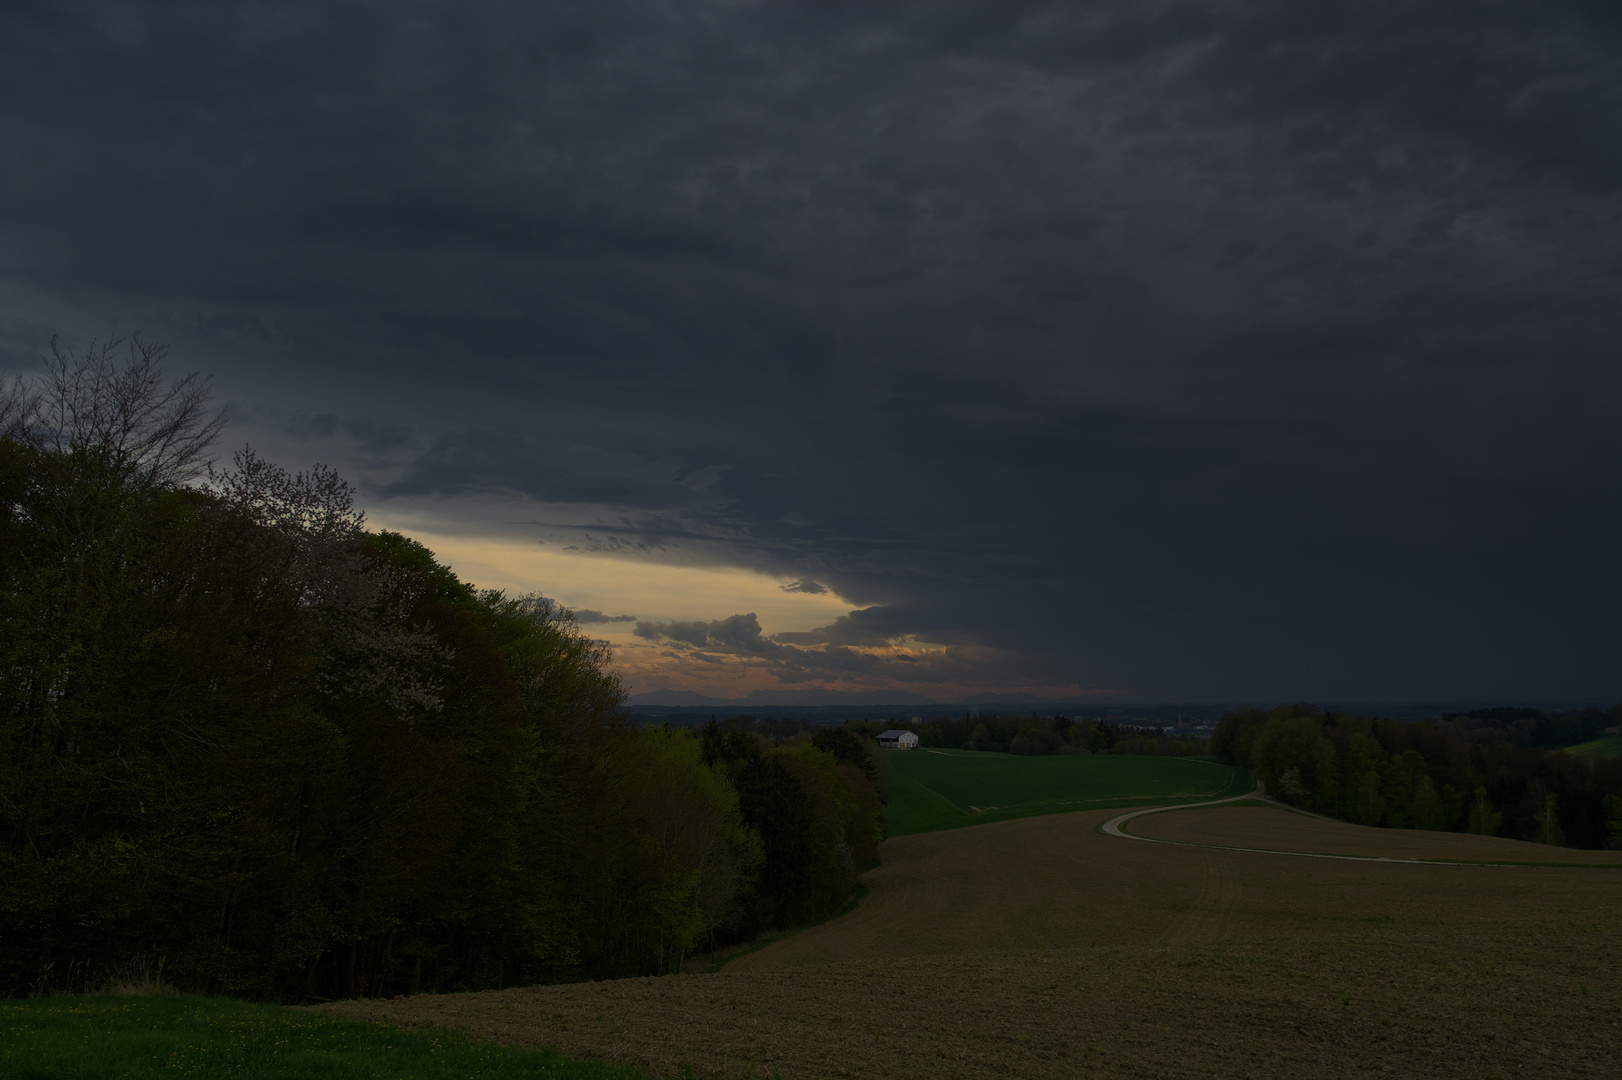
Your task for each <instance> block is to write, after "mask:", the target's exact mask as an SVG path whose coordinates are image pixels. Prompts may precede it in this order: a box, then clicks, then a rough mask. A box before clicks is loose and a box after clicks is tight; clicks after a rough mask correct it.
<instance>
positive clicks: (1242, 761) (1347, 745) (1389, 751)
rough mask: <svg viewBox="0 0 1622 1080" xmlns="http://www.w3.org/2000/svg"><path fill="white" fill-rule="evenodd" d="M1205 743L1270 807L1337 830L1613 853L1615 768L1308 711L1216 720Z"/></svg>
mask: <svg viewBox="0 0 1622 1080" xmlns="http://www.w3.org/2000/svg"><path fill="white" fill-rule="evenodd" d="M1211 744H1212V748H1213V750H1215V752H1216V753H1217V754H1218V756H1220V757H1221V758H1222V760H1223V761H1225V762H1227V763H1229V764H1234V765H1243V766H1245V767H1246V768H1249V769H1252V770H1254V771H1255V773H1256V777H1257V779H1259V780H1261V781H1262V782H1264V783H1265V784H1266V785H1267V790H1268V793H1269V794H1271V795H1273V796H1275V797H1276V798H1279V799H1282V800H1283V801H1285V802H1289V803H1292V804H1294V805H1297V806H1301V807H1305V808H1308V809H1311V810H1315V811H1317V812H1318V813H1322V814H1328V815H1332V816H1334V817H1339V818H1343V819H1345V820H1347V821H1355V822H1358V823H1360V824H1363V825H1382V826H1386V827H1389V828H1399V829H1439V830H1449V831H1453V832H1472V833H1481V834H1484V835H1489V836H1503V837H1509V838H1511V839H1517V840H1532V841H1536V842H1539V843H1545V844H1557V845H1568V846H1572V847H1581V848H1603V847H1622V759H1619V758H1599V759H1585V758H1579V757H1575V756H1573V755H1570V754H1564V753H1561V752H1559V751H1557V750H1546V749H1541V748H1537V747H1528V746H1517V745H1515V744H1514V743H1512V742H1509V741H1507V740H1489V741H1480V740H1478V739H1475V738H1472V737H1471V734H1470V731H1469V729H1465V730H1460V729H1458V728H1457V727H1454V726H1451V725H1439V724H1433V723H1426V722H1422V721H1412V722H1405V721H1397V720H1372V719H1368V718H1366V717H1361V716H1352V715H1349V714H1346V713H1331V712H1327V711H1325V712H1322V713H1320V712H1319V711H1318V710H1317V709H1316V708H1314V707H1313V706H1311V705H1286V706H1281V707H1279V708H1277V709H1273V710H1272V711H1270V712H1264V711H1262V710H1259V709H1243V710H1235V711H1232V712H1229V713H1226V714H1225V715H1224V716H1223V717H1222V719H1221V720H1220V721H1219V722H1218V724H1217V728H1216V733H1215V734H1214V736H1213V737H1212V740H1211Z"/></svg>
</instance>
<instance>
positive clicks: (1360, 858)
mask: <svg viewBox="0 0 1622 1080" xmlns="http://www.w3.org/2000/svg"><path fill="white" fill-rule="evenodd" d="M1263 793H1264V788H1263V786H1262V785H1261V784H1260V783H1258V784H1257V785H1256V789H1255V790H1254V791H1252V792H1250V793H1248V794H1245V795H1234V796H1231V797H1229V798H1225V799H1213V800H1211V801H1210V802H1203V803H1188V804H1185V805H1182V806H1151V807H1147V808H1144V809H1141V810H1132V811H1129V812H1127V813H1124V814H1118V815H1116V816H1115V817H1113V818H1110V819H1109V820H1108V821H1106V822H1104V823H1103V824H1102V825H1100V826H1099V827H1098V829H1099V832H1101V833H1104V834H1105V835H1107V836H1115V837H1119V838H1121V839H1123V840H1138V841H1142V842H1143V843H1146V844H1169V845H1172V846H1175V847H1192V848H1200V849H1203V850H1214V851H1237V852H1245V853H1248V854H1255V855H1287V856H1290V857H1292V858H1297V859H1332V860H1336V861H1341V862H1374V863H1396V864H1406V865H1414V866H1500V867H1524V866H1532V865H1537V864H1536V863H1532V862H1509V861H1501V860H1477V859H1422V858H1402V857H1393V856H1390V855H1347V854H1332V853H1329V852H1321V851H1290V850H1287V849H1282V848H1265V847H1241V846H1239V845H1234V844H1211V843H1201V842H1197V841H1191V840H1165V839H1161V838H1159V837H1154V836H1141V835H1139V834H1137V833H1132V832H1127V831H1126V830H1125V829H1124V828H1122V826H1123V825H1125V824H1126V823H1127V822H1129V821H1131V820H1133V819H1134V818H1140V817H1145V816H1147V815H1149V814H1163V813H1170V812H1172V811H1174V810H1195V809H1199V808H1201V807H1208V806H1218V805H1221V804H1222V803H1231V802H1238V801H1239V800H1241V799H1255V798H1265V795H1264V794H1263ZM1267 801H1269V802H1272V800H1270V799H1269V800H1267ZM1275 805H1276V804H1275ZM1279 809H1281V810H1287V812H1290V813H1296V814H1301V815H1302V816H1304V817H1309V818H1317V819H1319V820H1321V821H1325V822H1330V823H1334V824H1344V823H1343V822H1339V821H1338V820H1337V819H1334V818H1324V817H1322V815H1319V814H1311V813H1307V812H1306V811H1301V810H1295V809H1293V808H1287V807H1283V806H1279ZM1567 865H1569V864H1567ZM1597 865H1601V866H1607V865H1609V866H1612V867H1613V868H1614V867H1615V864H1611V863H1600V864H1597Z"/></svg>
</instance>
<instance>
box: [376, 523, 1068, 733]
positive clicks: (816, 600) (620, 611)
mask: <svg viewBox="0 0 1622 1080" xmlns="http://www.w3.org/2000/svg"><path fill="white" fill-rule="evenodd" d="M368 524H369V525H371V526H372V527H373V528H383V529H395V530H397V531H399V532H402V533H405V534H406V535H408V536H411V537H413V538H414V539H416V540H418V541H419V542H421V543H422V544H424V545H426V546H427V547H428V548H429V549H431V550H432V551H433V552H434V554H435V555H436V556H437V557H438V558H439V560H440V561H441V562H443V563H445V564H446V565H448V566H450V568H451V569H452V570H453V571H455V573H456V575H457V576H458V577H460V578H461V579H462V580H463V581H467V582H471V583H472V584H474V585H477V586H478V587H480V588H495V589H503V590H506V591H507V592H509V593H527V592H538V593H542V594H544V595H546V596H549V597H552V598H553V599H555V600H557V601H559V602H560V603H562V604H563V605H564V606H565V607H568V608H571V609H573V610H575V611H587V610H590V611H600V612H602V613H603V614H604V615H634V616H635V617H636V619H637V620H639V621H647V622H655V621H656V622H674V621H698V622H710V621H712V620H716V619H725V618H727V617H728V616H731V615H738V614H744V613H747V612H753V613H755V615H756V616H757V618H758V619H759V621H760V624H761V627H762V629H763V631H764V632H765V633H766V634H767V635H770V634H776V633H781V632H784V631H791V630H792V631H803V630H811V629H814V628H816V627H819V626H825V625H827V624H829V623H831V622H833V621H834V620H835V619H836V618H838V617H839V616H841V615H846V614H849V612H850V610H851V606H852V605H851V604H850V602H849V601H847V600H843V599H841V598H839V597H837V596H835V595H833V594H832V593H822V594H813V593H803V592H792V593H790V592H784V591H783V589H782V587H781V585H782V584H783V583H782V582H780V581H778V580H777V579H775V578H772V577H768V576H766V575H763V574H757V573H753V572H751V571H747V570H738V569H732V568H725V567H692V566H673V565H667V564H663V563H656V562H639V561H635V560H631V559H623V558H612V557H607V556H601V555H588V554H581V553H577V552H567V551H564V550H562V549H560V548H558V547H555V546H552V545H542V544H537V543H534V542H532V541H531V542H525V541H521V540H509V539H501V538H484V537H478V536H468V535H453V534H447V533H436V532H434V531H431V530H430V529H424V528H422V527H420V526H419V525H418V524H417V523H416V522H414V521H413V522H398V523H396V522H392V521H388V520H379V519H378V518H377V517H376V516H374V517H373V518H372V519H371V520H370V521H369V522H368ZM633 628H634V624H633V623H629V622H617V623H591V624H589V625H586V626H584V627H583V629H584V630H585V631H586V632H587V633H589V634H590V635H591V636H593V637H598V638H602V639H603V640H605V641H607V642H609V643H610V644H611V645H612V646H613V647H614V667H615V670H616V671H617V672H618V673H619V675H620V677H621V678H623V679H624V680H625V683H626V685H627V686H628V687H630V689H631V690H632V692H638V691H646V690H652V689H671V690H692V691H696V692H698V693H703V694H709V695H714V696H718V697H728V698H734V697H742V696H743V695H745V694H748V693H749V692H751V691H753V690H762V689H777V688H782V689H789V690H795V689H812V688H820V689H835V690H869V689H871V690H873V691H874V692H875V693H880V694H882V692H884V691H886V690H890V691H894V690H906V691H910V692H913V693H921V694H925V695H928V696H933V697H936V698H938V699H940V700H947V701H950V700H955V699H957V698H961V697H967V696H968V695H970V694H975V693H980V692H984V691H986V690H988V689H989V690H994V691H998V690H1003V689H1007V690H1022V691H1024V692H1027V693H1036V694H1039V695H1042V696H1052V697H1059V696H1071V695H1075V694H1077V693H1080V692H1081V691H1080V688H1079V687H1077V686H1075V684H1066V685H1047V684H1044V685H1019V686H1010V687H1001V686H987V685H986V684H985V683H983V682H972V681H958V680H956V679H952V678H946V679H943V680H942V681H939V682H915V681H906V680H900V679H895V678H886V677H883V675H879V676H877V677H874V678H857V679H851V678H844V679H838V680H810V681H805V682H796V683H785V682H782V681H780V680H779V679H778V677H777V675H776V674H774V673H773V672H772V671H771V670H770V669H769V667H767V666H763V665H761V664H760V663H758V662H750V661H748V660H745V659H742V658H738V657H728V656H712V658H711V659H710V660H699V659H696V658H693V657H691V656H686V655H681V654H680V652H679V651H678V650H673V649H672V648H671V647H670V646H669V644H668V643H660V642H650V641H647V640H645V639H642V638H638V637H636V636H635V635H634V634H633V633H632V631H633ZM852 651H853V652H858V653H863V654H867V655H871V656H874V657H875V658H881V659H887V660H892V661H895V662H896V663H898V664H899V663H905V662H906V660H907V659H908V658H910V659H911V660H914V661H929V660H938V659H940V658H942V657H944V656H945V655H946V652H945V650H944V649H940V648H935V647H931V646H929V645H926V644H922V643H917V642H913V643H909V644H907V645H905V646H903V647H898V648H859V649H853V650H852Z"/></svg>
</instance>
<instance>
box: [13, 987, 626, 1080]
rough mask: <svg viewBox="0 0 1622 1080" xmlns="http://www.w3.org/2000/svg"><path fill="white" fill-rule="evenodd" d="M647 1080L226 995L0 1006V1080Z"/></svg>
mask: <svg viewBox="0 0 1622 1080" xmlns="http://www.w3.org/2000/svg"><path fill="white" fill-rule="evenodd" d="M146 1076H152V1077H160V1076H161V1077H177V1076H184V1077H190V1078H194V1080H216V1078H217V1080H225V1078H226V1077H230V1078H232V1080H244V1078H252V1080H257V1078H261V1077H263V1078H271V1077H285V1078H292V1077H300V1078H303V1077H309V1078H312V1080H413V1078H414V1080H469V1078H474V1080H518V1078H519V1077H524V1078H526V1080H527V1078H541V1077H544V1078H547V1080H646V1074H644V1073H641V1072H638V1071H637V1070H635V1069H629V1068H624V1067H622V1066H617V1065H608V1064H604V1063H601V1062H581V1061H574V1060H571V1059H569V1058H565V1057H563V1056H561V1055H559V1054H555V1053H548V1052H545V1051H533V1050H515V1049H510V1048H508V1047H504V1046H494V1045H491V1044H489V1043H480V1042H474V1041H473V1040H471V1039H469V1038H467V1037H465V1036H462V1035H455V1034H451V1033H448V1032H434V1031H401V1030H398V1029H396V1028H391V1027H385V1026H383V1025H381V1024H367V1023H361V1022H358V1021H354V1020H335V1019H332V1018H331V1017H327V1016H323V1015H321V1014H320V1013H314V1012H306V1011H304V1010H302V1009H284V1008H280V1007H278V1006H275V1005H253V1004H249V1003H247V1002H243V1001H233V1000H231V999H229V998H213V997H192V996H186V995H160V996H156V997H56V998H31V999H25V1000H18V1001H0V1077H4V1078H5V1080H34V1078H41V1080H43V1078H46V1077H49V1078H52V1080H92V1078H94V1080H123V1078H125V1077H129V1078H134V1077H146Z"/></svg>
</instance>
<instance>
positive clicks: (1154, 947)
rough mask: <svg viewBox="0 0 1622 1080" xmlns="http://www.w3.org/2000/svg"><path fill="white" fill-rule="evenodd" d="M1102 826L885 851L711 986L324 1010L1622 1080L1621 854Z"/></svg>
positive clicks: (1005, 1050) (1065, 823)
mask: <svg viewBox="0 0 1622 1080" xmlns="http://www.w3.org/2000/svg"><path fill="white" fill-rule="evenodd" d="M1119 813H1120V812H1119V811H1113V810H1100V811H1086V812H1081V813H1074V814H1059V815H1053V816H1049V817H1037V818H1024V819H1020V820H1015V821H1005V822H998V823H995V824H989V825H981V826H976V827H973V828H966V829H957V830H952V831H948V832H936V833H924V834H920V835H916V836H905V837H899V838H896V839H892V840H888V841H886V842H885V844H884V845H883V847H882V849H881V855H882V859H883V863H882V865H881V866H880V867H879V868H878V869H876V870H873V871H872V872H870V873H869V874H868V875H867V876H866V877H865V878H864V880H865V881H866V882H867V883H868V885H869V886H871V888H872V895H871V896H869V897H868V899H867V900H866V901H865V902H863V903H862V905H861V906H860V907H858V908H857V909H856V910H855V911H854V912H852V913H850V914H849V915H847V916H845V917H844V918H842V919H839V920H836V921H834V922H831V923H828V924H825V925H823V926H819V927H814V928H812V929H810V930H807V931H805V932H803V933H800V934H797V935H795V936H793V937H790V938H787V939H785V940H783V941H780V942H778V943H776V944H774V945H771V946H768V947H767V948H765V949H762V950H760V951H758V952H755V953H751V954H748V955H746V956H742V957H740V958H739V959H737V960H735V961H733V962H732V963H731V964H729V965H728V966H727V967H726V969H725V970H723V971H721V972H719V973H716V974H703V975H698V974H689V975H677V976H672V977H667V978H662V979H628V980H622V981H616V982H603V983H582V984H575V985H570V986H551V987H537V988H532V989H521V990H505V991H499V992H491V993H484V994H460V995H443V996H436V995H420V996H417V997H413V998H399V999H395V1000H391V1001H357V1002H341V1003H336V1004H333V1005H329V1006H324V1007H323V1008H324V1009H326V1010H327V1011H330V1012H333V1013H339V1014H343V1015H349V1016H356V1017H366V1018H371V1019H378V1020H386V1021H388V1022H391V1023H396V1024H402V1025H431V1026H452V1027H458V1028H461V1029H464V1030H466V1031H468V1032H470V1033H473V1034H476V1035H479V1036H481V1037H487V1038H491V1039H495V1040H498V1041H502V1042H510V1043H516V1044H523V1045H532V1046H547V1045H553V1046H557V1047H558V1048H559V1049H561V1050H563V1051H564V1052H565V1053H569V1054H575V1055H590V1056H597V1057H603V1058H607V1059H610V1060H615V1061H623V1062H627V1063H632V1064H636V1065H639V1066H641V1067H643V1068H646V1069H648V1070H650V1071H652V1072H654V1073H655V1074H659V1075H664V1074H670V1073H674V1072H677V1071H679V1069H680V1068H681V1067H682V1066H683V1065H690V1066H691V1067H692V1068H693V1069H694V1070H695V1071H696V1072H697V1073H698V1075H700V1076H704V1077H711V1076H713V1077H740V1076H755V1075H765V1076H770V1075H772V1074H774V1073H775V1074H780V1075H781V1076H783V1077H784V1078H785V1080H796V1078H801V1077H805V1078H811V1077H824V1076H833V1077H897V1078H901V1077H908V1078H910V1077H917V1078H925V1077H928V1078H932V1080H933V1078H960V1077H961V1078H968V1077H975V1078H981V1077H1093V1076H1096V1077H1156V1076H1164V1077H1211V1076H1218V1077H1245V1078H1247V1080H1249V1078H1260V1080H1266V1078H1271V1077H1363V1076H1410V1077H1471V1078H1475V1077H1499V1076H1505V1077H1509V1076H1528V1077H1530V1076H1537V1077H1566V1076H1569V1077H1596V1078H1598V1077H1606V1078H1610V1077H1616V1076H1619V1075H1622V853H1618V852H1610V853H1598V852H1575V851H1569V850H1565V849H1554V848H1546V847H1539V846H1537V845H1532V844H1522V843H1518V842H1516V841H1507V840H1493V839H1485V838H1481V837H1468V836H1457V835H1454V834H1449V833H1414V832H1400V831H1393V830H1376V829H1364V828H1360V827H1358V826H1353V825H1346V824H1342V823H1338V822H1328V821H1321V820H1315V819H1311V818H1307V817H1304V816H1301V815H1297V814H1293V813H1290V812H1288V811H1285V810H1283V809H1279V808H1273V807H1267V806H1260V805H1248V806H1247V805H1235V806H1214V807H1207V808H1203V809H1187V810H1177V811H1170V812H1167V813H1164V814H1157V815H1153V816H1149V817H1141V818H1137V819H1135V820H1134V821H1132V822H1130V823H1129V824H1128V825H1127V826H1125V827H1126V828H1127V829H1128V831H1129V832H1132V833H1134V834H1137V835H1139V836H1145V837H1154V838H1157V839H1161V840H1169V841H1173V843H1143V842H1140V841H1134V840H1129V839H1122V838H1117V837H1111V836H1106V835H1103V834H1102V833H1101V832H1099V831H1098V826H1099V825H1100V824H1102V823H1103V822H1105V821H1107V820H1109V819H1111V818H1112V817H1115V816H1116V815H1118V814H1119ZM1204 845H1218V846H1204ZM1232 847H1247V848H1267V849H1269V850H1271V851H1298V852H1313V853H1320V854H1347V855H1363V856H1376V857H1378V856H1387V857H1391V858H1398V859H1442V860H1465V861H1466V862H1465V863H1464V864H1457V865H1433V864H1425V863H1403V862H1370V861H1342V860H1330V859H1317V858H1301V857H1294V856H1290V855H1285V854H1264V853H1258V852H1246V851H1232V850H1225V848H1232ZM1469 861H1476V862H1492V863H1507V864H1528V863H1545V864H1547V865H1470V864H1469ZM1558 863H1587V864H1595V863H1599V864H1606V865H1555V864H1558Z"/></svg>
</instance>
